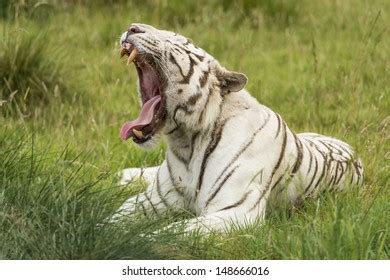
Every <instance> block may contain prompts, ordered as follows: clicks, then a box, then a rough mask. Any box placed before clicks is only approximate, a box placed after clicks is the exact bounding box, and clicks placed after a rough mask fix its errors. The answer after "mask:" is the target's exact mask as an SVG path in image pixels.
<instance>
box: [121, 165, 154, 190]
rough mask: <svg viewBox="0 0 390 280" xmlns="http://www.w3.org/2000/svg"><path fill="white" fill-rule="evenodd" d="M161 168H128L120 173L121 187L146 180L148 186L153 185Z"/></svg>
mask: <svg viewBox="0 0 390 280" xmlns="http://www.w3.org/2000/svg"><path fill="white" fill-rule="evenodd" d="M159 168H160V166H153V167H146V168H126V169H123V170H122V171H120V172H119V174H118V176H119V178H120V181H119V185H120V186H124V185H127V184H129V183H132V182H134V181H136V180H140V179H142V180H145V181H146V183H147V184H152V183H153V181H154V179H155V177H156V174H157V172H158V169H159Z"/></svg>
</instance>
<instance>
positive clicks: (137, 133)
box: [133, 129, 144, 138]
mask: <svg viewBox="0 0 390 280" xmlns="http://www.w3.org/2000/svg"><path fill="white" fill-rule="evenodd" d="M133 133H134V135H135V136H137V137H138V138H143V137H144V134H143V132H142V131H139V130H136V129H133Z"/></svg>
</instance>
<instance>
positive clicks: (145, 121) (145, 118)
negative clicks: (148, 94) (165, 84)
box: [120, 95, 161, 140]
mask: <svg viewBox="0 0 390 280" xmlns="http://www.w3.org/2000/svg"><path fill="white" fill-rule="evenodd" d="M160 102H161V96H160V95H157V96H155V97H153V98H151V99H149V100H148V101H147V102H146V103H145V104H144V105H143V106H142V109H141V113H140V114H139V116H138V118H137V119H136V120H134V121H131V122H128V123H125V124H124V125H123V126H122V129H121V133H120V137H121V138H122V140H127V139H129V138H130V137H131V136H133V135H134V133H133V129H136V130H142V128H144V127H145V126H147V125H149V124H150V123H151V122H152V120H153V116H154V110H155V109H156V107H157V106H158V105H159V104H160Z"/></svg>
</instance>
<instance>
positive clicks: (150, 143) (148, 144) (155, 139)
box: [134, 133, 161, 150]
mask: <svg viewBox="0 0 390 280" xmlns="http://www.w3.org/2000/svg"><path fill="white" fill-rule="evenodd" d="M160 140H161V133H155V134H154V135H153V136H151V137H149V138H148V139H147V140H146V141H144V142H140V143H137V142H136V141H134V142H135V143H136V144H137V145H138V146H139V147H141V148H142V149H145V150H150V149H153V148H155V147H157V146H158V144H159V143H160Z"/></svg>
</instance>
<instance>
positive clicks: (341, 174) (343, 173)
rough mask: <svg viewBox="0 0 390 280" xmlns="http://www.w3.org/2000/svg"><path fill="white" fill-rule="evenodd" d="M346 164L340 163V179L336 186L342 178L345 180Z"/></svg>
mask: <svg viewBox="0 0 390 280" xmlns="http://www.w3.org/2000/svg"><path fill="white" fill-rule="evenodd" d="M343 163H344V162H340V166H341V173H340V177H339V178H338V179H337V180H336V182H335V184H336V185H338V184H339V183H340V180H341V178H343V176H344V175H345V171H346V169H344V165H343Z"/></svg>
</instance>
